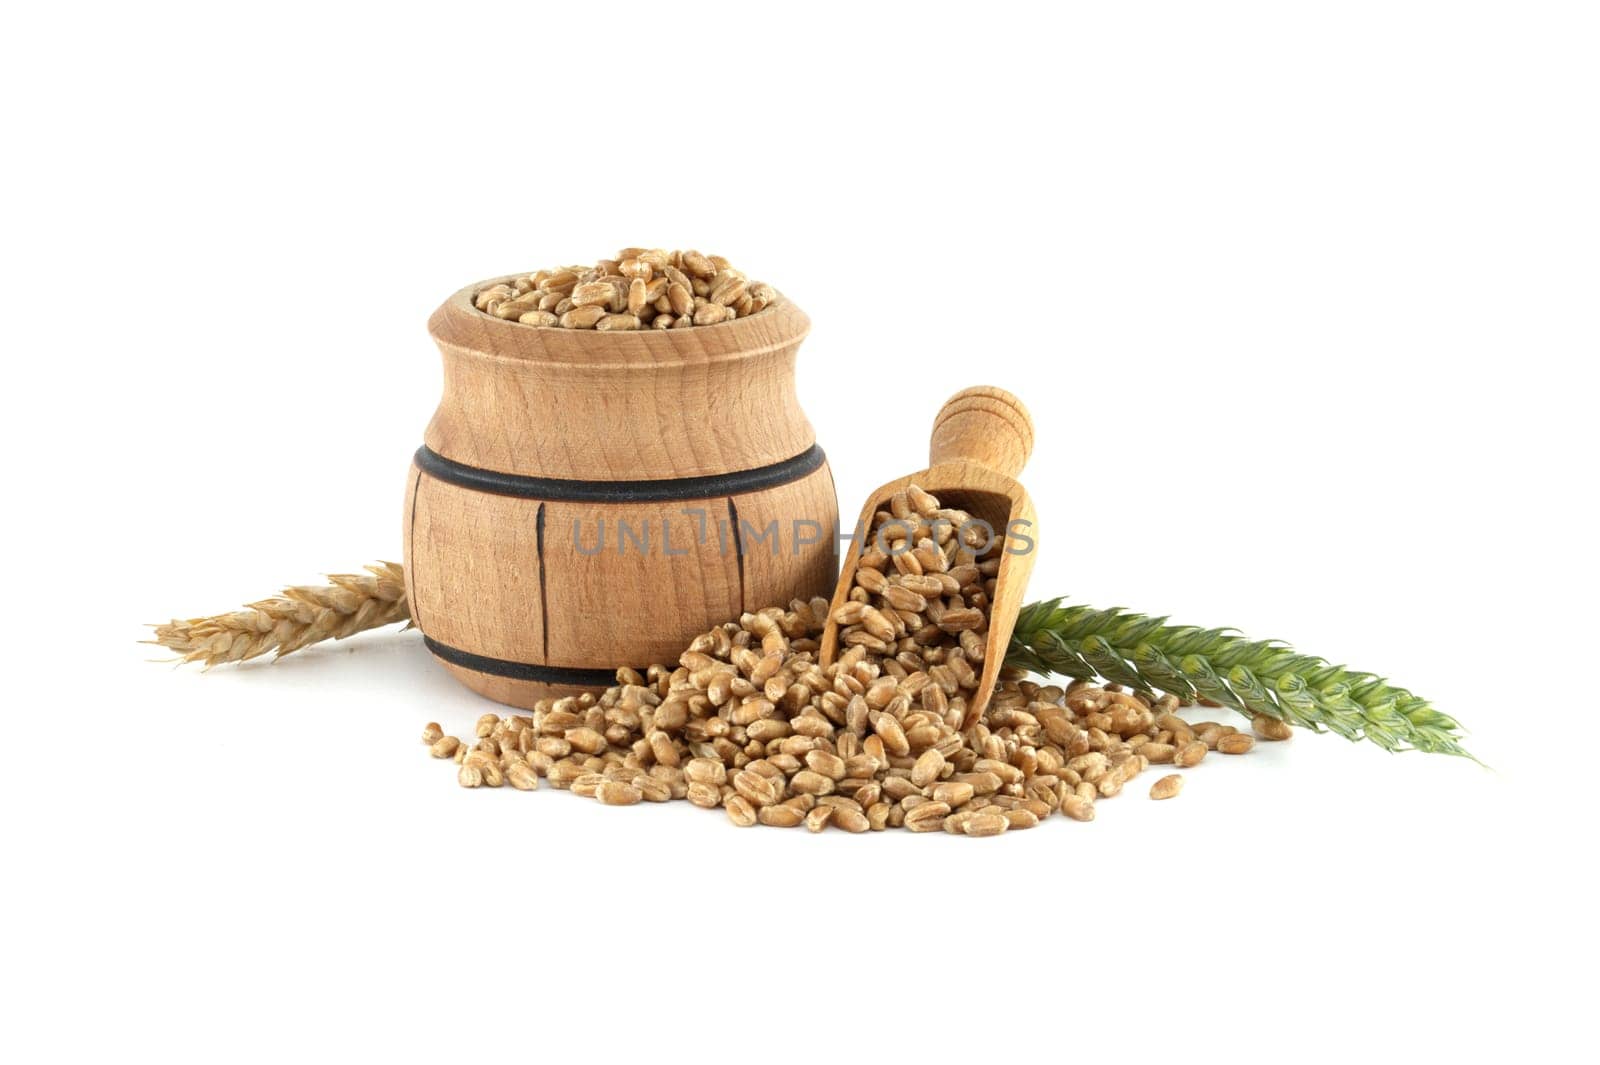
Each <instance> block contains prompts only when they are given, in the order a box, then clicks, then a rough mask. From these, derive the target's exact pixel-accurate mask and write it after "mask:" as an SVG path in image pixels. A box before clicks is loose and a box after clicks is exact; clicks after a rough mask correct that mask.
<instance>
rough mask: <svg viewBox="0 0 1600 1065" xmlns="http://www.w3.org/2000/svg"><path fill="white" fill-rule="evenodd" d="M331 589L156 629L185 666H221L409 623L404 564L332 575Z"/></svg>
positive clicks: (289, 591)
mask: <svg viewBox="0 0 1600 1065" xmlns="http://www.w3.org/2000/svg"><path fill="white" fill-rule="evenodd" d="M328 581H329V582H330V583H328V584H320V585H296V586H295V587H292V588H285V589H284V590H283V593H282V594H281V595H278V596H274V597H273V598H271V599H262V600H260V601H259V602H255V603H250V604H248V605H247V606H246V607H245V608H244V609H243V610H235V611H233V612H232V613H229V614H218V615H216V616H215V617H208V618H190V619H188V620H187V621H183V620H179V619H176V618H174V619H173V620H172V621H170V622H168V623H167V624H165V625H154V626H152V628H154V629H155V639H153V640H147V641H145V642H147V643H154V644H159V645H160V646H162V647H166V648H168V649H170V650H173V651H176V652H177V653H178V655H179V660H180V661H182V662H203V663H205V664H206V666H208V667H209V666H215V665H218V664H220V663H224V662H243V661H246V660H248V659H251V658H256V657H259V656H260V655H264V654H267V653H268V652H275V653H276V657H278V658H282V657H283V656H284V655H286V654H292V653H294V652H295V651H299V650H302V649H304V648H306V647H310V646H311V645H312V644H314V643H320V642H322V641H323V640H342V639H344V638H345V637H346V636H354V635H355V634H356V633H358V632H364V631H366V630H367V629H375V628H379V627H380V626H383V625H391V624H393V623H395V622H397V621H405V620H407V618H408V617H409V613H408V607H407V605H406V585H405V573H404V571H403V570H402V568H401V566H400V564H399V563H398V562H379V563H375V564H374V565H371V566H368V567H367V572H366V573H332V574H329V575H328Z"/></svg>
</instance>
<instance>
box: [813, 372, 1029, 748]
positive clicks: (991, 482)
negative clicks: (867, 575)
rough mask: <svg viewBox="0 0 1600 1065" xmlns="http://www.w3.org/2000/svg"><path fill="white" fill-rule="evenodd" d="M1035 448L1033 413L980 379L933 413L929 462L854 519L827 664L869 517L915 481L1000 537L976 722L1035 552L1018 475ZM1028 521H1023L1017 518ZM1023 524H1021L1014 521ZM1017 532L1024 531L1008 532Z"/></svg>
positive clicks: (866, 539)
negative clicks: (853, 538) (853, 540)
mask: <svg viewBox="0 0 1600 1065" xmlns="http://www.w3.org/2000/svg"><path fill="white" fill-rule="evenodd" d="M1032 451H1033V419H1032V418H1030V417H1029V416H1028V409H1027V408H1026V407H1024V406H1023V405H1022V401H1021V400H1019V399H1018V398H1017V397H1016V396H1013V395H1012V394H1011V393H1010V392H1007V391H1005V390H1004V389H999V388H991V387H989V386H987V385H978V386H975V387H973V388H965V389H962V390H961V391H960V392H957V393H956V394H955V395H953V396H951V397H950V399H949V400H947V401H946V402H945V405H944V406H943V407H941V408H940V409H939V413H938V416H936V417H935V418H934V419H933V434H932V437H931V439H930V440H929V442H928V468H927V469H926V470H924V471H922V472H921V473H914V474H912V475H911V476H909V477H902V478H900V479H899V480H896V481H890V482H889V483H888V484H886V485H884V486H883V487H881V488H879V489H878V490H877V491H876V492H873V493H872V495H870V496H868V497H867V503H866V506H864V507H862V508H861V518H860V520H859V521H858V522H857V523H856V526H855V528H856V535H857V536H859V537H860V540H859V541H858V542H856V543H853V544H851V546H850V550H849V551H848V552H847V553H846V554H845V558H844V568H843V570H842V571H841V572H840V574H839V583H838V585H837V586H836V587H835V588H834V591H833V602H832V603H831V604H829V609H828V613H829V619H828V624H827V627H826V628H825V629H824V630H823V634H822V664H823V665H824V666H828V665H831V664H832V663H833V660H834V657H835V656H836V655H837V654H838V652H839V626H838V624H837V623H836V622H834V621H833V617H832V615H833V614H834V613H836V612H837V611H838V609H839V608H840V607H842V606H844V605H845V603H847V602H849V600H850V589H852V588H854V587H855V582H856V569H857V568H858V567H859V565H860V563H861V554H862V552H863V551H865V550H867V549H868V548H870V547H871V546H872V545H871V537H870V535H868V534H869V532H870V530H871V529H872V519H873V515H875V514H876V513H877V512H878V511H880V510H887V509H889V500H890V497H891V496H893V495H894V494H895V493H896V492H898V491H900V490H902V489H904V488H905V487H906V486H907V485H912V484H915V485H918V486H920V487H921V488H923V489H924V490H926V491H928V492H931V493H932V494H933V495H935V496H937V497H938V498H939V503H940V505H941V506H943V507H949V508H951V509H957V510H964V511H966V512H967V513H969V514H971V515H972V516H973V517H974V518H981V519H983V520H984V521H985V522H987V523H988V524H989V525H990V526H991V527H992V528H993V529H994V535H995V537H996V538H997V539H999V540H1000V542H1001V543H1002V545H1003V546H1002V548H1001V555H1000V572H999V574H997V576H996V579H995V591H994V598H993V602H992V603H991V604H990V606H989V629H988V632H987V633H986V634H985V640H984V648H983V673H982V675H981V676H980V678H979V681H978V690H977V693H976V694H975V695H974V696H973V698H972V700H971V702H970V703H969V704H968V705H967V715H966V721H965V722H964V724H963V726H962V727H963V728H965V727H967V726H968V725H971V724H972V723H973V722H974V721H976V720H977V718H978V715H979V714H981V713H982V712H983V708H984V707H985V706H987V705H988V702H989V697H990V696H991V695H993V694H994V688H995V682H996V681H997V680H998V679H999V674H1000V666H1001V663H1002V660H1003V659H1004V658H1005V653H1006V645H1007V644H1008V643H1009V642H1010V640H1011V630H1012V629H1014V628H1015V627H1016V624H1017V611H1018V610H1019V609H1020V608H1021V606H1022V593H1023V591H1024V590H1025V589H1026V588H1027V584H1028V575H1029V574H1030V573H1031V572H1032V571H1033V559H1034V554H1035V552H1037V550H1038V546H1039V545H1038V540H1039V530H1038V518H1037V516H1036V515H1035V514H1034V510H1033V501H1032V500H1031V499H1029V498H1028V493H1027V491H1026V490H1025V489H1024V488H1023V487H1022V485H1020V484H1018V483H1017V481H1016V476H1017V474H1019V473H1021V472H1022V467H1023V465H1024V464H1025V463H1026V462H1027V461H1028V455H1029V453H1030V452H1032ZM1023 522H1025V523H1026V524H1020V523H1023ZM1013 523H1019V524H1013ZM1008 530H1014V532H1015V533H1020V534H1022V536H1025V537H1027V539H1026V540H1024V539H1022V538H1021V537H1019V536H1016V535H1012V536H1010V537H1008V536H1007V531H1008Z"/></svg>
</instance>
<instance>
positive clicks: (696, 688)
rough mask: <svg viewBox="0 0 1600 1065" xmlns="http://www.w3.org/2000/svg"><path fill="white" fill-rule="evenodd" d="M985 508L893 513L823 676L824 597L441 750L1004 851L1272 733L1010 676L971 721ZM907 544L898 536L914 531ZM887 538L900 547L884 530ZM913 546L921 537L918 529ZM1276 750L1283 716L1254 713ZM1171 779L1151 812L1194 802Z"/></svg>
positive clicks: (467, 775)
mask: <svg viewBox="0 0 1600 1065" xmlns="http://www.w3.org/2000/svg"><path fill="white" fill-rule="evenodd" d="M967 518H968V515H966V514H965V513H963V512H962V511H959V510H953V509H946V508H943V507H941V506H940V504H939V501H938V500H937V499H935V498H934V497H933V496H931V495H929V494H928V493H926V492H923V491H922V490H920V489H917V488H911V489H908V490H907V491H906V492H905V493H902V494H901V495H900V496H897V497H896V498H895V499H894V500H892V501H891V506H890V509H889V510H887V511H881V512H879V514H878V515H877V516H876V519H875V521H874V526H873V539H872V540H871V541H870V542H871V543H873V544H877V543H880V542H881V543H883V544H884V545H885V546H887V547H888V548H889V550H888V551H884V550H880V549H879V548H878V547H876V546H874V547H871V548H869V549H868V550H867V551H866V552H865V553H864V554H863V555H862V558H861V562H860V568H859V570H858V572H857V576H856V587H855V588H854V589H853V590H852V592H851V597H850V601H849V602H848V603H846V604H845V605H843V606H842V607H840V608H839V610H838V611H837V612H836V613H835V615H834V620H835V621H836V622H838V623H839V624H840V626H841V630H840V631H841V644H842V647H843V650H842V651H841V652H840V654H839V656H838V659H837V660H836V661H835V662H834V663H833V664H832V665H830V666H828V667H826V668H824V667H823V666H821V665H820V664H819V662H818V660H817V652H818V647H819V643H818V637H819V636H820V635H821V633H822V629H823V626H824V624H825V623H826V621H827V620H828V603H827V601H826V600H823V599H814V600H811V601H810V602H804V601H801V600H795V601H794V602H792V603H790V604H789V606H788V607H787V608H782V607H772V608H769V609H767V610H762V611H759V612H757V613H753V614H746V615H744V616H743V617H741V618H740V619H739V620H738V621H736V622H729V623H727V624H724V625H720V626H718V627H717V628H715V629H712V630H711V631H710V632H708V633H705V634H704V635H702V636H700V637H698V638H697V639H696V640H695V641H694V642H693V643H692V644H691V645H690V646H689V648H688V649H687V650H685V651H684V653H683V654H682V655H681V656H680V658H679V660H678V663H677V666H676V667H675V668H668V667H666V666H659V665H658V666H651V667H650V668H649V669H648V670H647V671H646V673H645V674H644V675H640V674H639V673H637V672H636V671H634V670H631V669H624V670H620V671H619V672H618V674H617V684H616V685H615V686H614V687H611V688H608V689H607V690H606V691H605V692H604V693H603V694H601V695H598V696H596V695H592V694H586V695H582V696H575V697H569V698H565V699H558V700H552V701H548V702H542V703H540V704H539V705H538V706H537V707H536V708H535V709H534V712H533V713H532V714H531V715H509V716H505V717H501V716H499V715H496V714H485V715H484V716H483V717H482V718H480V719H479V721H478V723H477V729H476V732H477V736H476V738H475V741H473V742H472V743H471V745H470V746H469V745H468V744H465V743H462V742H461V741H459V740H458V739H457V738H456V737H454V736H446V735H444V734H443V732H442V731H441V730H440V728H439V726H438V725H436V724H430V725H428V727H427V728H426V729H425V730H424V732H423V737H422V738H423V741H424V742H425V743H427V744H428V745H429V747H430V750H431V753H432V754H433V755H434V756H435V757H438V758H454V759H455V761H456V762H457V764H458V766H459V768H458V770H457V779H458V780H459V782H460V783H461V784H462V785H463V786H465V787H482V786H489V787H497V786H499V785H501V784H503V783H510V784H511V785H512V786H513V787H516V788H520V789H522V790H529V791H531V790H534V789H536V788H537V787H538V785H539V778H540V777H544V778H546V779H547V780H548V781H549V782H550V783H551V784H553V785H554V786H556V787H558V788H567V789H571V790H572V791H574V792H577V793H578V794H580V795H587V796H592V797H593V798H595V799H598V800H599V801H600V802H602V803H606V804H609V805H617V806H626V805H632V804H634V803H637V802H640V801H648V802H666V801H668V800H671V799H687V800H688V801H689V802H691V803H694V804H695V805H696V806H702V807H707V808H717V807H721V808H722V809H723V810H724V811H725V812H726V813H727V816H728V818H729V819H730V820H731V821H733V823H734V824H736V825H754V824H764V825H772V826H777V827H795V826H799V825H804V826H805V827H807V828H808V829H810V830H812V831H814V832H815V831H821V830H822V829H823V828H825V827H828V826H833V827H835V828H840V829H843V830H845V831H849V832H866V831H870V830H877V829H884V828H899V827H904V828H907V829H909V830H911V831H913V832H931V831H939V830H942V831H945V832H952V833H957V834H961V835H967V836H991V835H997V834H999V833H1001V832H1005V831H1007V830H1009V829H1015V828H1031V827H1032V826H1034V825H1036V824H1038V823H1039V821H1040V820H1042V819H1043V818H1046V817H1048V816H1050V815H1051V814H1052V813H1055V812H1057V811H1060V812H1061V813H1064V814H1065V815H1067V816H1068V817H1071V818H1073V819H1075V820H1079V821H1089V820H1092V819H1093V818H1094V816H1095V802H1096V801H1097V800H1098V799H1100V798H1105V797H1110V796H1113V795H1116V794H1118V793H1119V792H1121V791H1122V790H1123V788H1124V787H1125V786H1126V785H1127V784H1128V783H1129V782H1130V781H1131V780H1132V779H1133V778H1134V777H1135V776H1137V775H1138V774H1139V773H1141V772H1143V771H1144V770H1145V769H1147V768H1148V767H1149V766H1151V765H1172V766H1175V767H1180V768H1188V767H1192V766H1195V765H1197V764H1198V763H1199V762H1200V761H1201V760H1202V759H1203V758H1204V757H1205V756H1206V754H1207V752H1209V751H1212V750H1216V751H1221V752H1223V753H1225V754H1243V753H1245V752H1246V751H1248V750H1250V749H1251V747H1252V746H1253V745H1254V740H1253V739H1252V738H1251V737H1250V736H1249V735H1246V734H1243V733H1241V732H1239V731H1238V730H1237V729H1235V728H1233V727H1232V726H1229V725H1223V724H1219V723H1216V722H1202V723H1199V724H1193V725H1191V724H1190V723H1188V722H1186V721H1185V720H1184V719H1182V718H1180V717H1178V716H1177V715H1176V713H1174V711H1175V710H1176V709H1177V705H1178V704H1177V700H1176V699H1175V698H1173V697H1171V696H1164V697H1162V698H1161V699H1157V700H1151V699H1148V698H1146V697H1145V696H1143V695H1140V694H1138V693H1130V692H1125V691H1121V690H1119V689H1118V688H1117V687H1116V686H1115V685H1108V686H1105V687H1096V686H1091V685H1087V684H1074V685H1073V686H1071V687H1069V688H1066V689H1062V688H1059V687H1054V686H1040V685H1038V684H1034V683H1031V682H1029V681H1026V680H1021V679H1018V678H1016V677H1011V678H1008V679H1006V680H1005V682H1004V683H1003V684H1002V685H1001V686H1000V687H999V689H998V690H997V691H996V693H995V695H994V697H993V698H992V699H991V700H990V702H989V705H988V706H987V707H986V708H985V709H984V711H983V713H982V714H981V716H979V717H978V718H977V719H976V720H975V721H973V722H972V723H970V724H968V723H967V722H966V720H965V719H966V717H967V707H968V701H969V700H970V699H971V698H972V696H973V695H974V694H975V691H976V688H977V684H978V674H979V673H980V672H981V670H982V661H983V654H984V646H983V645H984V640H983V635H984V633H985V632H986V631H987V628H988V610H989V604H990V601H991V599H992V597H993V595H994V577H995V573H996V571H997V569H998V566H999V557H998V553H997V552H998V550H999V545H998V544H995V543H991V544H987V545H982V544H978V543H972V542H964V541H963V540H962V538H961V535H960V534H959V532H958V531H959V530H961V529H963V527H966V526H967ZM897 525H898V526H899V527H900V529H901V530H902V531H901V532H900V533H899V534H896V533H895V532H894V529H895V527H896V526H897ZM880 531H882V532H883V533H884V539H883V541H879V540H878V539H877V534H878V533H879V532H880ZM907 533H909V535H907ZM1256 728H1257V732H1258V734H1260V735H1262V736H1263V737H1264V738H1271V739H1278V738H1284V735H1285V733H1286V731H1287V729H1286V728H1285V727H1282V726H1281V723H1280V722H1277V721H1273V720H1271V719H1267V718H1261V719H1258V720H1257V723H1256ZM1181 783H1182V781H1181V778H1178V777H1171V776H1169V777H1164V778H1162V779H1161V780H1160V781H1157V782H1156V784H1155V786H1154V787H1153V788H1152V789H1151V797H1152V798H1170V797H1171V796H1173V795H1175V794H1177V790H1178V787H1179V786H1181Z"/></svg>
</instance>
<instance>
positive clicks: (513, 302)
mask: <svg viewBox="0 0 1600 1065" xmlns="http://www.w3.org/2000/svg"><path fill="white" fill-rule="evenodd" d="M777 300H778V293H777V291H776V290H775V289H774V288H773V287H772V286H771V285H768V284H765V283H763V282H753V281H750V280H749V279H748V278H746V277H745V275H744V274H743V273H741V272H740V271H738V270H735V269H734V268H733V267H732V266H730V265H729V264H728V261H727V260H726V259H724V258H722V257H721V256H716V255H713V256H705V255H701V254H700V253H699V252H697V251H672V252H669V251H666V250H664V249H661V248H624V249H622V251H620V252H618V253H617V257H616V258H615V259H601V260H600V261H599V262H598V263H596V264H595V265H594V266H588V267H585V266H568V267H563V268H561V269H558V270H539V271H536V272H534V273H531V274H525V275H522V276H520V277H515V278H512V279H511V280H510V281H499V282H496V283H494V284H492V285H488V286H486V287H485V288H483V289H480V290H479V291H478V292H476V293H475V294H474V295H473V305H474V306H475V307H477V308H478V310H480V311H482V312H483V313H485V314H488V315H492V316H493V317H496V318H501V319H505V320H507V321H516V322H520V323H521V324H523V325H531V326H538V327H541V328H552V327H555V328H561V329H594V330H598V331H600V332H614V331H624V332H625V331H632V330H636V329H652V328H653V329H674V328H677V329H682V328H688V327H692V326H707V325H715V324H717V323H718V322H725V321H732V320H734V319H735V318H747V317H749V316H750V315H752V314H756V313H758V312H759V311H761V310H763V309H765V308H766V307H768V306H771V305H772V304H773V303H776V302H777Z"/></svg>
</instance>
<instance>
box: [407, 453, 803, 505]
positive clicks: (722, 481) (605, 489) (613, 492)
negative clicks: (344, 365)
mask: <svg viewBox="0 0 1600 1065" xmlns="http://www.w3.org/2000/svg"><path fill="white" fill-rule="evenodd" d="M823 461H824V456H823V454H822V448H820V447H818V446H817V445H816V444H812V445H811V447H809V448H807V449H806V450H805V451H803V452H801V453H800V454H798V455H796V456H795V457H794V458H792V459H784V460H783V461H782V462H774V463H773V464H772V465H770V466H761V467H758V468H756V469H753V470H739V471H736V472H734V473H715V474H711V475H709V476H705V477H667V478H662V479H660V480H653V481H573V480H566V479H564V478H559V477H525V476H522V475H520V474H515V473H500V472H498V471H496V470H485V469H480V468H479V467H477V466H468V465H466V464H465V463H461V462H456V461H454V460H453V459H447V458H445V457H444V456H443V455H441V454H439V453H438V452H437V451H434V450H433V449H432V448H430V447H428V446H427V445H426V444H424V445H423V446H422V447H420V448H418V449H417V454H416V463H417V468H418V469H420V470H422V471H423V472H424V473H426V474H428V475H429V476H430V477H436V478H438V479H439V480H441V481H444V482H445V483H447V484H453V485H458V486H460V487H462V488H470V489H472V490H474V491H478V492H488V493H490V494H492V495H500V496H515V497H517V498H520V499H543V500H549V501H560V502H570V503H668V502H673V501H675V500H688V499H711V498H714V497H716V496H730V495H740V494H742V493H744V492H759V491H761V490H762V489H764V488H776V487H778V486H779V485H783V484H789V483H790V482H792V481H798V480H800V478H802V477H804V476H806V475H807V474H809V473H813V472H815V471H816V470H818V469H820V468H821V466H822V463H823Z"/></svg>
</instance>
